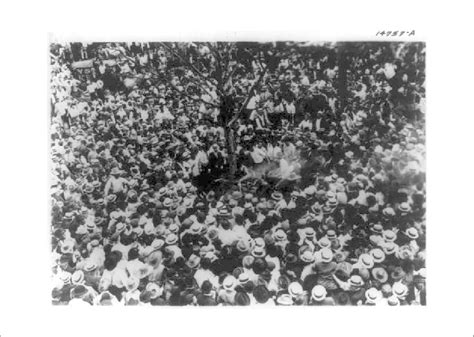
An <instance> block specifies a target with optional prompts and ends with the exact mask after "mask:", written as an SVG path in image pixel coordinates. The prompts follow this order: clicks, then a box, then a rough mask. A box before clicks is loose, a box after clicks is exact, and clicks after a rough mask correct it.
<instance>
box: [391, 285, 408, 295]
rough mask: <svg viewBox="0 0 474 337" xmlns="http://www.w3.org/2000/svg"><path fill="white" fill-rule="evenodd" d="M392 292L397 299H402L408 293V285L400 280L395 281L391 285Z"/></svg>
mask: <svg viewBox="0 0 474 337" xmlns="http://www.w3.org/2000/svg"><path fill="white" fill-rule="evenodd" d="M392 292H393V294H394V295H395V296H397V297H398V298H399V299H403V298H404V297H405V296H406V295H407V294H408V287H407V286H406V285H404V284H403V283H401V282H395V283H394V284H393V286H392Z"/></svg>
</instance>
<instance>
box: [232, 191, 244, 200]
mask: <svg viewBox="0 0 474 337" xmlns="http://www.w3.org/2000/svg"><path fill="white" fill-rule="evenodd" d="M231 197H232V199H234V200H240V199H242V198H243V194H242V192H239V191H234V192H232V194H231Z"/></svg>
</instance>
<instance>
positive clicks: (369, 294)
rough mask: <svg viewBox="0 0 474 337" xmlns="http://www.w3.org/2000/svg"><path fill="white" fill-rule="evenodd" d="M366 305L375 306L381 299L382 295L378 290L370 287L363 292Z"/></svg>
mask: <svg viewBox="0 0 474 337" xmlns="http://www.w3.org/2000/svg"><path fill="white" fill-rule="evenodd" d="M365 298H366V301H365V302H366V303H370V304H376V303H377V302H379V301H380V299H381V298H382V294H381V293H380V291H379V290H377V289H376V288H374V287H372V288H370V289H368V290H367V291H366V292H365Z"/></svg>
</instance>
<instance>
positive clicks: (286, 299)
mask: <svg viewBox="0 0 474 337" xmlns="http://www.w3.org/2000/svg"><path fill="white" fill-rule="evenodd" d="M277 304H279V305H293V298H292V297H291V295H290V294H281V295H280V296H278V298H277Z"/></svg>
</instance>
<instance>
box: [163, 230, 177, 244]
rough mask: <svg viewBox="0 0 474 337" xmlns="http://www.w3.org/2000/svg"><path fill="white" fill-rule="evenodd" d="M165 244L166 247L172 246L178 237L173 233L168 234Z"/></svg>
mask: <svg viewBox="0 0 474 337" xmlns="http://www.w3.org/2000/svg"><path fill="white" fill-rule="evenodd" d="M165 242H166V244H167V245H174V244H175V243H176V242H178V236H177V235H176V234H174V233H171V234H168V236H167V237H166V241H165Z"/></svg>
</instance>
